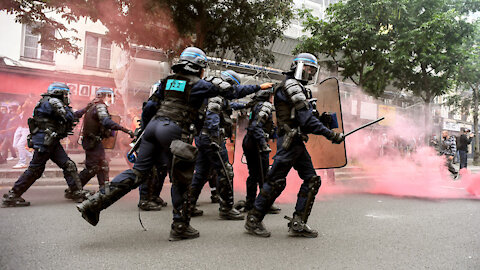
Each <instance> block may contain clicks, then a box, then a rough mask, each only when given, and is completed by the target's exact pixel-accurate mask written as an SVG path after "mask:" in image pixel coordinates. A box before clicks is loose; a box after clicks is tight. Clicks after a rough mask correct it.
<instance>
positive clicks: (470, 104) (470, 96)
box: [447, 22, 480, 165]
mask: <svg viewBox="0 0 480 270" xmlns="http://www.w3.org/2000/svg"><path fill="white" fill-rule="evenodd" d="M462 49H463V52H464V56H465V58H464V61H463V62H462V63H461V64H460V68H459V70H460V72H459V73H458V77H457V84H458V91H456V93H455V94H454V95H452V96H451V97H450V99H449V100H448V103H447V104H448V105H453V106H455V107H456V108H458V109H460V110H461V111H462V112H465V113H470V112H472V113H473V132H474V134H475V135H476V136H475V143H474V155H473V161H474V164H475V165H480V138H479V136H478V134H479V130H478V114H479V112H478V110H479V108H478V105H479V95H480V22H476V23H475V24H474V33H473V35H472V38H471V39H469V40H467V41H466V42H465V44H464V45H463V46H462Z"/></svg>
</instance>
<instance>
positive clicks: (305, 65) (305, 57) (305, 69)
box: [290, 53, 318, 85]
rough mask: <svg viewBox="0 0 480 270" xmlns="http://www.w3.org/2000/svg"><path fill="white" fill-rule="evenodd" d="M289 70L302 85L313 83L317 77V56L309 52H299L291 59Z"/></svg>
mask: <svg viewBox="0 0 480 270" xmlns="http://www.w3.org/2000/svg"><path fill="white" fill-rule="evenodd" d="M290 71H291V72H293V76H294V77H295V79H297V80H299V81H300V82H301V83H302V84H303V85H307V84H315V83H316V82H317V77H318V61H317V58H316V57H315V56H314V55H313V54H310V53H300V54H298V55H297V56H296V57H295V59H293V63H292V65H291V67H290Z"/></svg>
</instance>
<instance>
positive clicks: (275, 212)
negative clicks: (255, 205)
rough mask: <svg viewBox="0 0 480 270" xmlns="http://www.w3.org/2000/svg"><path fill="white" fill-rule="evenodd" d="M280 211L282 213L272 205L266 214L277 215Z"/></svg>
mask: <svg viewBox="0 0 480 270" xmlns="http://www.w3.org/2000/svg"><path fill="white" fill-rule="evenodd" d="M280 211H282V209H280V207H278V206H276V205H275V204H272V206H271V207H270V210H268V213H269V214H278V213H280Z"/></svg>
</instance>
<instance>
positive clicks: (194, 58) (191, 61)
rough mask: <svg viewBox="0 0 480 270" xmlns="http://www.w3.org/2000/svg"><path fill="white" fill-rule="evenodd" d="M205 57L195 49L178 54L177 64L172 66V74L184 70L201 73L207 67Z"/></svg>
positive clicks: (200, 51)
mask: <svg viewBox="0 0 480 270" xmlns="http://www.w3.org/2000/svg"><path fill="white" fill-rule="evenodd" d="M207 62H208V59H207V55H206V54H205V53H204V52H203V51H202V50H200V49H199V48H197V47H188V48H186V49H185V50H183V52H182V54H180V58H179V60H178V62H177V63H176V64H175V65H173V66H172V70H173V71H174V72H178V71H180V70H182V69H183V70H185V71H188V72H192V73H201V72H202V70H203V69H204V68H206V67H207Z"/></svg>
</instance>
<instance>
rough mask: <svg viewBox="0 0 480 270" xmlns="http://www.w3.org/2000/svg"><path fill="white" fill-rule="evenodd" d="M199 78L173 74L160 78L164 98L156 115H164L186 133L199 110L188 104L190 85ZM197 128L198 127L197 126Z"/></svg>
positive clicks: (196, 117) (188, 131)
mask: <svg viewBox="0 0 480 270" xmlns="http://www.w3.org/2000/svg"><path fill="white" fill-rule="evenodd" d="M199 80H200V79H199V78H198V77H196V76H189V75H181V74H174V75H170V76H168V77H166V78H165V79H164V80H162V84H161V87H162V90H163V91H164V99H163V101H162V102H161V106H160V108H159V109H158V111H157V114H156V116H157V117H166V118H169V119H170V120H172V121H174V122H176V123H177V124H178V125H179V126H180V127H181V128H182V129H183V130H184V132H186V133H190V132H191V131H190V125H191V124H194V123H195V122H196V120H197V119H198V114H199V111H198V109H197V108H194V107H193V106H191V104H190V93H191V91H192V87H193V85H194V84H195V83H197V82H198V81H199ZM197 130H198V127H197Z"/></svg>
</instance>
